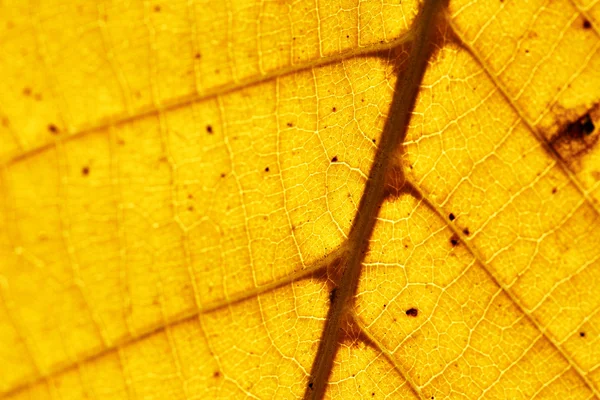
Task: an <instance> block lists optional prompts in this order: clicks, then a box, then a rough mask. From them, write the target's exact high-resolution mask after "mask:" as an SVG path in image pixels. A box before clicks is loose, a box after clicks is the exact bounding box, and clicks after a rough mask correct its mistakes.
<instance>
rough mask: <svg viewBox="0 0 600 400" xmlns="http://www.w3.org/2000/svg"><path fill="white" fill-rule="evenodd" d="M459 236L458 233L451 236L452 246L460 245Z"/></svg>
mask: <svg viewBox="0 0 600 400" xmlns="http://www.w3.org/2000/svg"><path fill="white" fill-rule="evenodd" d="M458 242H459V240H458V236H457V235H456V234H454V235H452V237H451V238H450V243H451V244H452V247H456V246H457V245H458Z"/></svg>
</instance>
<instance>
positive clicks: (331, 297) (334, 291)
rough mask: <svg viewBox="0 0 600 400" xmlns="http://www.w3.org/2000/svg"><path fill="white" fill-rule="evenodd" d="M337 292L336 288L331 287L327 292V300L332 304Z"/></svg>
mask: <svg viewBox="0 0 600 400" xmlns="http://www.w3.org/2000/svg"><path fill="white" fill-rule="evenodd" d="M336 293H337V288H333V289H331V291H330V292H329V302H330V303H331V304H333V302H334V301H335V294H336Z"/></svg>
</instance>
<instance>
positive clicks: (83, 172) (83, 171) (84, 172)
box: [81, 167, 90, 176]
mask: <svg viewBox="0 0 600 400" xmlns="http://www.w3.org/2000/svg"><path fill="white" fill-rule="evenodd" d="M89 174H90V168H89V167H83V168H81V175H83V176H88V175H89Z"/></svg>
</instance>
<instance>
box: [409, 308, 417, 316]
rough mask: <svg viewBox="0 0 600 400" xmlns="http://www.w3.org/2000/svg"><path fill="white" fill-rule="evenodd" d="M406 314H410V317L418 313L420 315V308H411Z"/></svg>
mask: <svg viewBox="0 0 600 400" xmlns="http://www.w3.org/2000/svg"><path fill="white" fill-rule="evenodd" d="M406 315H408V316H409V317H416V316H417V315H419V310H417V309H416V308H409V309H408V310H406Z"/></svg>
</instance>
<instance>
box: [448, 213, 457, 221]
mask: <svg viewBox="0 0 600 400" xmlns="http://www.w3.org/2000/svg"><path fill="white" fill-rule="evenodd" d="M448 218H450V221H454V220H455V219H456V217H455V216H454V214H452V213H450V215H448Z"/></svg>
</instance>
